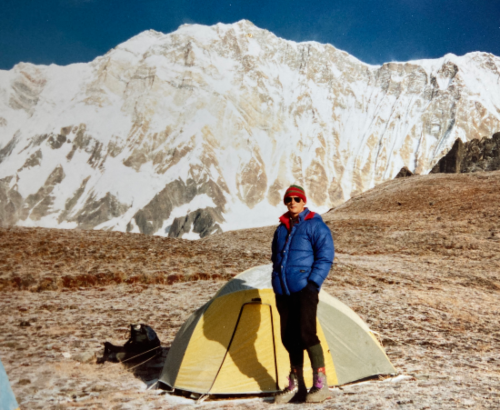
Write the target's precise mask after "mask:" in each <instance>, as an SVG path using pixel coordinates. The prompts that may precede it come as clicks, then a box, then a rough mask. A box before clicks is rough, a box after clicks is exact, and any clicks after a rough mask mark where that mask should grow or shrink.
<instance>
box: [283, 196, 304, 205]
mask: <svg viewBox="0 0 500 410" xmlns="http://www.w3.org/2000/svg"><path fill="white" fill-rule="evenodd" d="M292 199H293V200H294V201H295V202H297V203H298V204H299V203H300V202H301V201H302V198H299V197H298V196H287V197H286V198H285V204H289V203H290V202H292Z"/></svg>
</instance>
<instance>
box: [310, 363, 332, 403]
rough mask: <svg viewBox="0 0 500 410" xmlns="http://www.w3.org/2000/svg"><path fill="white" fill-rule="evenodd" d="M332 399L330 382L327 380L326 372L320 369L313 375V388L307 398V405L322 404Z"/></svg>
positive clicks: (322, 368)
mask: <svg viewBox="0 0 500 410" xmlns="http://www.w3.org/2000/svg"><path fill="white" fill-rule="evenodd" d="M330 397H331V394H330V389H328V382H327V380H326V371H325V368H324V367H320V368H319V369H318V370H316V371H315V372H314V373H313V387H311V390H309V393H307V396H306V403H321V402H323V401H325V400H326V399H329V398H330Z"/></svg>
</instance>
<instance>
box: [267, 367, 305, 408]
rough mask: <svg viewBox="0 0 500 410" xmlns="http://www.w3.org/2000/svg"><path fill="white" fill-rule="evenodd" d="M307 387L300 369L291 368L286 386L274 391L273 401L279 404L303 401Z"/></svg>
mask: <svg viewBox="0 0 500 410" xmlns="http://www.w3.org/2000/svg"><path fill="white" fill-rule="evenodd" d="M306 394H307V389H306V384H305V383H304V374H303V372H302V369H299V368H292V370H291V371H290V375H289V376H288V386H287V387H285V388H284V389H283V390H281V391H280V392H279V393H276V395H275V396H274V402H275V403H279V404H284V403H289V402H291V401H294V402H303V401H304V399H305V398H306Z"/></svg>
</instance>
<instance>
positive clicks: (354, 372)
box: [159, 265, 396, 394]
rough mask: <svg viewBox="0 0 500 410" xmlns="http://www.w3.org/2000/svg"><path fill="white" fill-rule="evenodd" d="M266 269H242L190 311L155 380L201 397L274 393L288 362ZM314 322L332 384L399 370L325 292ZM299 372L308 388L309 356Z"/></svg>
mask: <svg viewBox="0 0 500 410" xmlns="http://www.w3.org/2000/svg"><path fill="white" fill-rule="evenodd" d="M271 272H272V267H271V265H262V266H258V267H255V268H252V269H249V270H247V271H245V272H243V273H241V274H239V275H238V276H236V277H234V278H233V279H231V280H230V281H229V282H227V283H226V284H225V285H224V286H223V287H222V288H221V289H220V290H219V291H218V292H217V294H216V295H215V296H214V297H213V298H212V299H211V300H210V301H208V302H207V303H206V304H205V305H203V306H202V307H200V308H199V309H198V310H197V311H196V312H194V313H193V314H192V315H191V316H190V317H189V318H188V320H187V321H186V322H185V323H184V324H183V325H182V327H181V328H180V330H179V332H178V333H177V335H176V337H175V340H174V341H173V343H172V346H171V348H170V351H169V353H168V356H167V360H166V362H165V366H164V368H163V372H162V374H161V376H160V379H159V381H160V382H161V383H164V384H165V385H167V386H168V387H170V388H174V389H179V390H185V391H189V392H193V393H199V394H248V393H264V392H268V393H271V392H276V391H278V390H280V389H282V388H283V387H284V386H285V385H287V376H288V373H289V371H290V361H289V358H288V353H287V351H286V350H285V348H284V346H283V344H282V343H281V336H280V318H279V313H278V310H277V308H276V303H275V296H274V292H273V290H272V286H271ZM317 321H318V326H317V329H318V337H319V339H320V341H321V345H322V346H323V350H324V352H325V367H326V373H327V377H328V381H329V383H330V386H335V385H342V384H346V383H349V382H353V381H356V380H360V379H363V378H366V377H369V376H374V375H378V374H395V373H396V370H395V369H394V367H393V366H392V364H391V362H390V361H389V359H388V357H387V356H386V354H385V352H384V350H383V348H382V346H381V345H380V344H379V342H378V341H377V339H376V338H375V336H374V335H373V334H372V332H371V331H370V329H369V327H368V326H367V325H366V323H364V322H363V320H361V318H360V317H359V316H358V315H357V314H356V313H354V312H353V311H352V310H351V309H350V308H348V307H347V306H346V305H344V304H343V303H342V302H340V301H339V300H338V299H336V298H334V297H332V296H330V295H328V294H327V293H326V292H324V291H321V292H320V295H319V304H318V314H317ZM304 376H305V381H306V385H308V386H311V385H312V370H311V365H310V362H309V358H308V357H307V354H305V355H304Z"/></svg>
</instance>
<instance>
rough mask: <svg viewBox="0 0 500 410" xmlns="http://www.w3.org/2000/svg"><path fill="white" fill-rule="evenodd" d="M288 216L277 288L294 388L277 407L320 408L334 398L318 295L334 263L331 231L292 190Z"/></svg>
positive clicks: (280, 237) (278, 252)
mask: <svg viewBox="0 0 500 410" xmlns="http://www.w3.org/2000/svg"><path fill="white" fill-rule="evenodd" d="M284 202H285V205H286V206H287V208H288V212H287V213H285V214H284V215H283V216H281V217H280V221H281V224H280V225H279V226H278V228H277V229H276V232H275V233H274V239H273V244H272V261H273V276H272V283H273V289H274V293H275V294H276V306H277V308H278V312H279V314H280V320H281V340H282V341H283V345H284V346H285V348H286V350H287V351H288V354H289V355H290V364H291V371H290V376H289V378H288V379H289V384H288V387H286V388H285V389H284V390H282V391H281V392H279V393H278V394H277V395H276V397H275V403H287V402H289V401H291V400H292V399H293V401H304V400H305V401H306V402H308V403H319V402H322V401H324V400H325V399H327V398H328V397H330V391H329V390H328V382H327V380H326V372H325V359H324V355H323V349H322V347H321V344H320V341H319V339H318V335H317V332H316V312H317V308H318V294H319V289H320V288H321V285H322V284H323V281H324V280H325V278H326V277H327V275H328V272H329V271H330V267H331V266H332V263H333V258H334V248H333V239H332V234H331V232H330V229H329V228H328V227H327V226H326V224H325V223H324V222H323V219H322V218H321V216H320V215H318V214H315V213H314V212H311V211H309V209H307V208H306V207H305V205H306V202H307V198H306V194H305V192H304V189H303V188H302V187H300V186H298V185H291V186H290V187H289V188H288V189H287V191H286V192H285V196H284ZM304 350H307V353H308V355H309V359H310V360H311V365H312V368H313V387H312V388H311V389H310V391H309V393H308V392H307V389H306V386H305V383H304V376H303V367H304Z"/></svg>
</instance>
